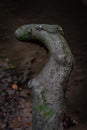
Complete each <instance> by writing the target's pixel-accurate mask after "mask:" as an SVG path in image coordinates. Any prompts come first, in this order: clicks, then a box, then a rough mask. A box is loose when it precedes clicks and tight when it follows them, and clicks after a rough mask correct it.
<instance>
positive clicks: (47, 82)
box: [15, 24, 72, 130]
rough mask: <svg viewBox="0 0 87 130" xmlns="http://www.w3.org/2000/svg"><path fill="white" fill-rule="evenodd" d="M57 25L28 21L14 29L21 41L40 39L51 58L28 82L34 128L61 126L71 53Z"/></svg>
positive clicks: (56, 129)
mask: <svg viewBox="0 0 87 130" xmlns="http://www.w3.org/2000/svg"><path fill="white" fill-rule="evenodd" d="M62 33H63V31H62V28H61V27H60V26H59V25H45V24H39V25H36V24H30V25H24V26H22V27H20V28H19V29H17V31H16V33H15V34H16V37H17V39H19V40H21V41H31V40H38V41H40V42H41V43H42V44H43V45H44V46H45V47H46V48H47V49H48V51H49V53H50V58H49V61H48V63H47V64H46V66H45V67H44V68H43V70H42V71H41V72H40V73H39V74H38V75H37V76H36V78H35V79H32V80H31V81H29V83H28V86H29V87H32V90H33V130H62V125H61V122H62V114H63V111H64V95H65V88H66V83H67V80H68V78H69V76H70V72H71V68H72V54H71V51H70V49H69V46H68V44H67V42H66V41H65V39H64V37H63V35H62Z"/></svg>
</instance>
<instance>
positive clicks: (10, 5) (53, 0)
mask: <svg viewBox="0 0 87 130" xmlns="http://www.w3.org/2000/svg"><path fill="white" fill-rule="evenodd" d="M85 1H86V0H85ZM30 23H48V24H59V25H61V26H62V28H63V30H64V33H65V38H66V39H67V41H68V43H69V45H70V48H71V51H72V54H73V56H74V69H73V72H72V75H71V77H70V81H69V83H68V85H67V95H66V98H67V101H66V102H67V109H68V112H69V113H70V114H71V115H72V116H73V117H74V118H75V119H76V120H79V122H80V125H79V126H78V127H77V128H74V129H73V130H87V50H86V49H87V6H86V4H84V3H82V1H80V0H0V49H2V48H4V50H5V52H6V53H7V55H8V57H9V58H11V59H12V61H13V62H14V60H15V59H16V58H18V57H19V59H22V62H24V61H25V59H26V57H27V58H28V57H29V56H30V55H31V53H32V52H31V51H33V52H34V50H35V49H37V51H38V52H40V53H39V54H41V50H40V48H34V45H33V46H29V45H26V46H25V43H21V42H19V41H17V40H16V39H15V35H14V32H15V30H16V29H17V28H18V27H20V26H21V25H24V24H30ZM18 43H20V44H18ZM29 47H30V49H29ZM25 53H27V55H26V54H25ZM37 57H38V56H37ZM19 59H18V60H17V59H16V60H15V61H16V62H17V64H18V65H19V66H20V62H19ZM44 64H45V57H44V58H43V59H42V61H41V63H40V65H39V66H40V68H41V66H43V65H44ZM35 66H36V68H34V70H35V73H37V72H39V69H40V68H39V67H38V65H37V64H36V65H35Z"/></svg>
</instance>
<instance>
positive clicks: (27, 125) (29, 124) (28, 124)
mask: <svg viewBox="0 0 87 130" xmlns="http://www.w3.org/2000/svg"><path fill="white" fill-rule="evenodd" d="M29 126H32V122H25V123H24V127H29Z"/></svg>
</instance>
